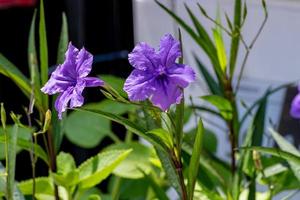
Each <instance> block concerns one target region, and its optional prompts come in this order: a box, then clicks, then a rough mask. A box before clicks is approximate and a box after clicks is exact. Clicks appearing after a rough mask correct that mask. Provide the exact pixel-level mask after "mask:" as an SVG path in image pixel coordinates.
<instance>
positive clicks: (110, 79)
mask: <svg viewBox="0 0 300 200" xmlns="http://www.w3.org/2000/svg"><path fill="white" fill-rule="evenodd" d="M99 78H101V79H102V80H103V81H104V82H105V83H108V84H109V85H110V86H111V87H112V88H114V89H115V90H116V91H117V92H118V93H119V94H120V95H121V96H123V97H127V93H126V92H124V90H123V86H124V82H125V80H124V79H122V78H120V77H117V76H113V75H110V74H100V75H99Z"/></svg>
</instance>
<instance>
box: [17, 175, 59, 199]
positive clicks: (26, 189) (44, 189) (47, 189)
mask: <svg viewBox="0 0 300 200" xmlns="http://www.w3.org/2000/svg"><path fill="white" fill-rule="evenodd" d="M35 183H36V188H35V192H36V195H39V194H48V195H51V196H54V185H53V183H52V180H51V178H48V177H39V178H35ZM18 187H19V188H20V190H21V192H22V194H24V195H32V187H33V180H32V179H29V180H26V181H21V182H20V183H19V184H18Z"/></svg>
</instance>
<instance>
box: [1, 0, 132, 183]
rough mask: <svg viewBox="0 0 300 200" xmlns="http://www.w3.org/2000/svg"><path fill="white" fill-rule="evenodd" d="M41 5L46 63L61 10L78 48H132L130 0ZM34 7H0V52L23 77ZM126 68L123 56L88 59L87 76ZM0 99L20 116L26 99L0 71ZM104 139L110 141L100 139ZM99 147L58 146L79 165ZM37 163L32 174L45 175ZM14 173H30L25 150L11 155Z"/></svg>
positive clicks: (52, 55) (58, 0) (93, 96)
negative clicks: (89, 70)
mask: <svg viewBox="0 0 300 200" xmlns="http://www.w3.org/2000/svg"><path fill="white" fill-rule="evenodd" d="M44 4H45V16H46V28H47V39H48V52H49V66H53V65H55V64H56V63H55V62H56V56H57V47H58V41H59V35H60V29H61V20H62V19H61V18H62V12H66V15H67V19H68V27H69V39H70V41H72V43H73V44H74V45H75V46H77V47H78V48H81V47H82V46H83V45H84V47H85V48H86V49H87V50H88V51H90V52H91V53H92V54H94V55H102V54H107V53H113V52H118V51H124V50H125V51H130V50H131V49H132V48H133V23H132V3H131V0H101V1H99V0H44ZM38 7H39V2H38V1H37V2H36V3H35V5H34V6H27V7H10V8H2V9H0V27H1V31H0V53H2V54H3V55H4V56H5V57H6V58H8V59H9V60H10V61H11V62H12V63H14V64H15V65H16V66H17V67H18V68H19V69H20V70H21V71H22V72H23V73H24V74H25V75H27V76H28V75H29V74H28V64H27V43H28V35H29V29H30V24H31V20H32V16H33V12H34V9H35V8H38ZM37 42H38V41H37ZM37 44H38V43H37ZM104 57H105V56H104ZM130 70H131V69H130V66H129V64H128V61H127V59H126V58H124V57H123V58H117V59H115V60H107V61H105V62H98V63H94V66H93V72H92V74H91V75H92V76H94V75H96V74H113V75H117V76H121V77H126V76H127V75H128V74H129V72H130ZM84 96H85V101H86V102H89V101H96V100H100V99H101V98H102V95H101V94H100V93H99V91H98V90H90V89H86V91H85V94H84ZM0 102H4V103H5V107H6V110H7V112H9V111H14V112H15V113H22V114H24V110H23V106H28V100H27V99H26V97H25V96H24V95H23V94H22V93H21V92H20V90H19V89H18V88H17V86H15V85H14V83H13V82H12V81H10V80H9V79H8V78H6V77H4V76H3V75H0ZM107 142H110V141H104V143H107ZM99 149H100V147H97V148H95V149H92V150H84V149H81V148H78V147H76V146H74V145H72V144H71V143H69V142H68V141H67V140H66V139H64V141H63V144H62V150H64V151H66V152H72V154H73V155H76V161H77V162H79V163H80V162H81V161H83V160H85V159H86V158H87V157H89V156H91V155H95V154H96V153H98V152H99ZM39 165H40V167H37V169H38V171H37V175H38V176H39V175H45V174H47V172H48V168H47V167H46V166H44V167H43V164H42V163H39ZM16 171H17V174H16V179H17V180H23V179H27V178H30V177H31V165H30V158H29V154H28V152H22V153H21V154H19V155H18V156H17V169H16Z"/></svg>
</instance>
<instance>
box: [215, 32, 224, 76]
mask: <svg viewBox="0 0 300 200" xmlns="http://www.w3.org/2000/svg"><path fill="white" fill-rule="evenodd" d="M213 36H214V39H215V43H216V47H217V54H218V60H219V63H220V66H221V70H222V71H223V73H225V72H226V66H227V58H226V49H225V45H224V41H223V37H222V32H221V30H220V28H215V29H213Z"/></svg>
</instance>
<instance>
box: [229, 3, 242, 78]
mask: <svg viewBox="0 0 300 200" xmlns="http://www.w3.org/2000/svg"><path fill="white" fill-rule="evenodd" d="M241 21H242V1H241V0H235V6H234V24H233V36H232V38H231V46H230V61H229V66H230V77H232V76H233V74H234V70H235V65H236V60H237V56H238V50H239V43H240V31H241V30H240V28H241Z"/></svg>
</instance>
